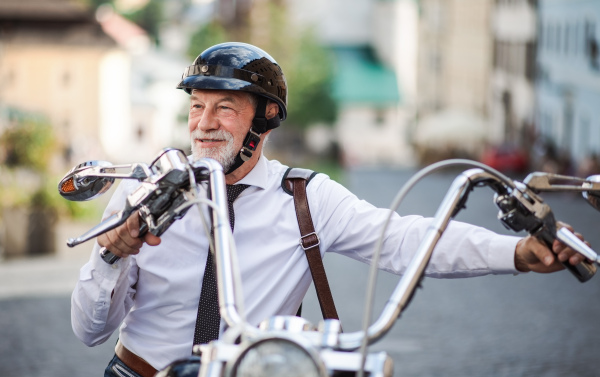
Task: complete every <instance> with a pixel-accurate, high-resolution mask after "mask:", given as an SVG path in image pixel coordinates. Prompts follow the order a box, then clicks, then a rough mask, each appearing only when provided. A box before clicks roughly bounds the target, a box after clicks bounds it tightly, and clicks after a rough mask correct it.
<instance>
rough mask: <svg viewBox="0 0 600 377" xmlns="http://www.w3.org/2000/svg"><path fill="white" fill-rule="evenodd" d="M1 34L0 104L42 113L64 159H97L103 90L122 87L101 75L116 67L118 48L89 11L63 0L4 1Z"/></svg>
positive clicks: (0, 9)
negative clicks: (59, 141) (111, 63)
mask: <svg viewBox="0 0 600 377" xmlns="http://www.w3.org/2000/svg"><path fill="white" fill-rule="evenodd" d="M0 33H1V34H0V35H1V39H0V104H1V105H2V106H4V107H10V108H16V109H18V110H20V111H26V112H34V113H38V114H43V115H45V116H46V117H47V118H48V119H49V120H50V122H51V123H52V124H53V125H54V127H55V130H56V134H57V136H58V138H59V139H60V140H61V143H62V148H63V154H64V162H65V163H67V164H71V163H72V161H73V160H77V159H81V158H83V157H87V156H90V155H96V156H100V157H104V153H103V149H102V147H101V144H100V143H99V142H98V139H99V133H100V129H101V124H102V104H103V103H104V101H105V100H106V98H105V97H103V93H105V92H106V90H108V89H109V88H112V89H113V91H114V92H115V93H122V92H123V91H124V90H126V87H125V86H123V85H118V84H119V83H118V82H115V81H114V80H113V81H105V80H103V75H108V73H109V72H110V71H112V72H114V73H117V72H120V69H119V63H118V60H119V57H120V51H119V50H118V48H117V44H116V43H115V41H114V40H113V39H111V38H110V37H108V36H107V35H106V34H105V33H103V32H102V29H101V27H100V25H99V24H98V23H97V22H95V20H94V17H93V14H92V13H90V11H89V10H87V9H86V8H84V7H82V6H80V5H79V4H78V3H73V2H69V1H61V0H47V1H35V0H3V1H2V2H0ZM111 59H112V61H114V63H113V65H112V67H110V66H109V65H107V64H109V61H111ZM115 112H116V113H117V114H118V113H119V112H118V111H115Z"/></svg>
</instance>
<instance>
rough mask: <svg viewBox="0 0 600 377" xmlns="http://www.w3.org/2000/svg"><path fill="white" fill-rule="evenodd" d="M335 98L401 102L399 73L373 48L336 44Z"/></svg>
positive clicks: (380, 103)
mask: <svg viewBox="0 0 600 377" xmlns="http://www.w3.org/2000/svg"><path fill="white" fill-rule="evenodd" d="M332 50H333V53H334V56H335V74H334V79H333V88H332V90H333V93H332V94H333V98H334V99H335V100H336V101H338V102H339V103H341V104H348V103H361V104H369V105H373V106H389V105H395V104H398V103H400V99H401V98H400V91H399V89H398V83H397V81H396V74H395V73H394V71H392V70H391V69H389V68H387V67H385V66H383V65H382V64H381V63H380V62H379V61H377V59H376V58H375V56H374V55H373V53H372V51H371V49H370V48H369V47H363V46H361V47H334V48H333V49H332Z"/></svg>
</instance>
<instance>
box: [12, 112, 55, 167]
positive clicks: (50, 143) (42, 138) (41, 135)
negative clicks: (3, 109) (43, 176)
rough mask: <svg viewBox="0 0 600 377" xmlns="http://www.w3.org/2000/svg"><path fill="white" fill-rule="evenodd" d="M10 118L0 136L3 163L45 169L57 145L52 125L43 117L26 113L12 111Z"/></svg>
mask: <svg viewBox="0 0 600 377" xmlns="http://www.w3.org/2000/svg"><path fill="white" fill-rule="evenodd" d="M11 118H12V119H11V121H10V125H9V126H8V128H7V129H6V130H5V131H4V132H3V133H2V135H1V136H0V150H1V151H2V152H3V153H2V154H3V161H2V162H3V164H4V165H5V166H7V167H9V168H17V167H21V168H27V169H32V170H35V171H38V172H44V171H46V170H47V169H48V166H49V163H50V160H51V158H52V156H53V155H54V153H55V152H56V147H57V143H56V140H55V138H54V133H53V130H52V126H51V125H50V124H49V123H48V122H47V121H45V120H44V119H43V118H40V117H35V116H31V115H26V114H20V113H13V114H11Z"/></svg>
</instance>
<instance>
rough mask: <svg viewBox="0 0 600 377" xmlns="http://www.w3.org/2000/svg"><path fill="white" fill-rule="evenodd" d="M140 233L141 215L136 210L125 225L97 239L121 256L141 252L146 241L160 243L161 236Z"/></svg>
mask: <svg viewBox="0 0 600 377" xmlns="http://www.w3.org/2000/svg"><path fill="white" fill-rule="evenodd" d="M139 233H140V216H139V214H138V212H137V211H136V212H134V213H133V214H132V215H131V216H129V218H128V219H127V221H126V222H125V223H124V224H123V225H121V226H119V227H117V228H115V229H113V230H110V231H108V232H106V233H104V234H101V235H99V236H98V239H97V241H98V244H99V245H100V246H104V247H106V248H107V249H108V250H110V252H111V253H113V254H114V255H116V256H118V257H120V258H127V257H128V256H130V255H132V254H137V253H139V252H140V248H141V247H142V245H143V244H144V242H146V243H147V244H148V245H150V246H156V245H158V244H160V238H159V237H156V236H155V235H154V234H151V233H146V234H145V235H144V237H142V238H139Z"/></svg>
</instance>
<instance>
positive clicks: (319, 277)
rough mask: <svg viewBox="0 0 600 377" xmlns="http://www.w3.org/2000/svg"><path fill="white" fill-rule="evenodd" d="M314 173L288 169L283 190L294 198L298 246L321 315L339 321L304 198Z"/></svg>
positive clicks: (316, 236)
mask: <svg viewBox="0 0 600 377" xmlns="http://www.w3.org/2000/svg"><path fill="white" fill-rule="evenodd" d="M314 174H315V173H314V172H312V171H310V170H306V169H288V171H287V172H286V174H285V175H284V177H283V182H284V190H285V191H287V192H288V193H291V194H292V195H293V197H294V206H295V207H296V217H297V218H298V226H299V228H300V234H301V237H300V245H301V246H302V248H303V249H304V251H305V252H306V258H307V259H308V265H309V267H310V273H311V275H312V278H313V282H314V284H315V289H316V291H317V298H318V299H319V305H320V306H321V313H322V314H323V318H324V319H339V317H338V314H337V310H336V309H335V304H334V302H333V296H332V295H331V289H330V288H329V282H328V281H327V275H326V274H325V268H324V267H323V260H322V259H321V250H320V248H319V245H320V241H319V236H318V235H317V233H316V232H315V228H314V225H313V222H312V216H311V214H310V208H309V207H308V199H307V196H306V185H307V183H308V181H309V180H310V179H311V178H312V176H314Z"/></svg>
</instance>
